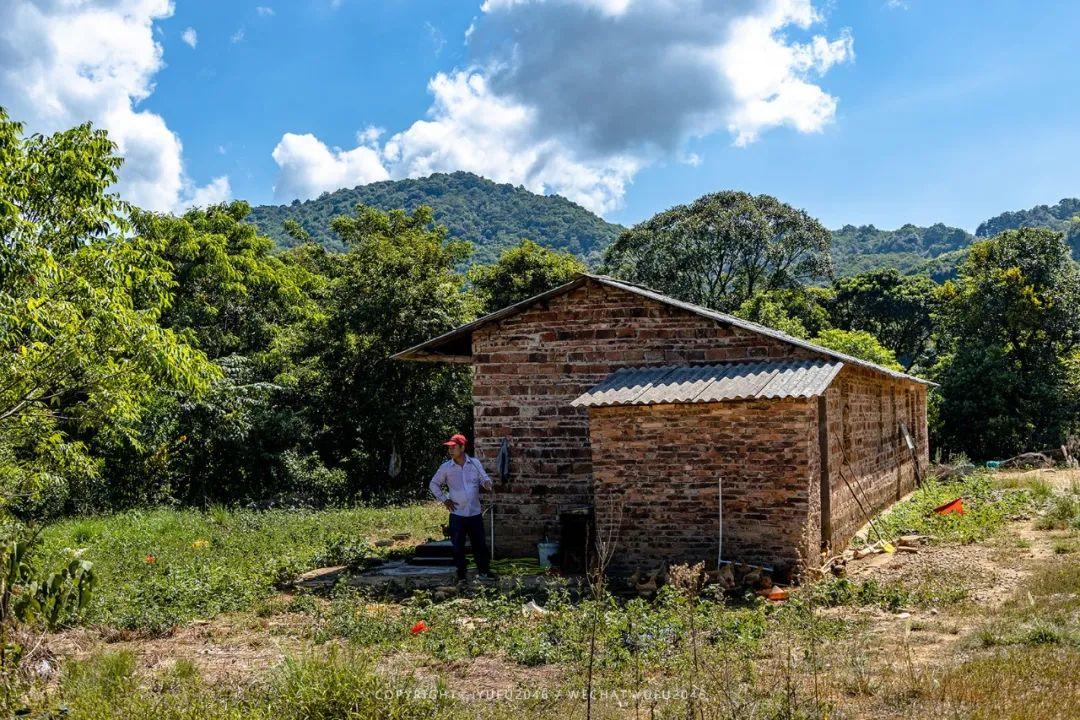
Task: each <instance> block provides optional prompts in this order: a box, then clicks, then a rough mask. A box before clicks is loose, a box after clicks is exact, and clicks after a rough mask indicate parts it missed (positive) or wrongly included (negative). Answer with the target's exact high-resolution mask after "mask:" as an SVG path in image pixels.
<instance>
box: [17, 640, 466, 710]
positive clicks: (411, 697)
mask: <svg viewBox="0 0 1080 720" xmlns="http://www.w3.org/2000/svg"><path fill="white" fill-rule="evenodd" d="M147 680H149V682H148V681H147ZM441 689H442V688H441V687H440V686H438V685H428V686H425V685H423V684H421V683H420V682H419V681H416V680H413V679H410V678H396V679H395V678H387V677H385V676H382V675H379V674H378V673H377V672H376V671H375V667H374V662H373V660H372V659H371V658H370V657H368V656H365V655H360V654H357V653H353V652H348V651H346V652H330V653H328V654H326V655H324V656H311V657H304V658H300V659H296V660H289V661H286V662H285V663H284V664H283V665H281V666H280V667H278V668H277V669H276V670H273V671H272V672H271V673H270V674H269V676H268V677H267V678H266V679H265V680H263V681H262V682H260V683H257V684H254V685H252V686H250V687H247V688H245V689H243V690H241V691H239V692H238V691H236V690H232V689H227V690H222V689H220V688H217V687H215V686H214V685H213V684H211V683H207V682H205V681H203V680H202V679H201V678H200V677H199V675H198V672H197V671H196V670H195V668H194V667H193V666H192V665H191V664H190V663H177V664H175V665H173V666H172V667H169V668H167V669H165V670H163V671H160V672H158V673H156V674H154V675H153V676H152V677H151V678H149V679H147V678H142V677H139V676H138V675H137V674H136V663H135V658H134V657H133V656H132V654H131V653H130V652H123V651H121V652H106V653H102V654H99V655H96V656H94V657H91V658H89V659H87V660H84V661H76V662H73V663H70V664H69V665H68V666H67V667H66V668H65V670H64V673H63V676H62V678H61V680H60V683H59V687H58V688H57V689H56V690H55V691H53V692H51V693H50V694H49V696H48V697H47V698H45V699H44V700H43V701H42V702H41V703H40V704H39V707H42V710H41V711H40V713H39V714H38V715H37V716H36V717H40V718H46V717H49V718H53V717H64V718H69V719H70V720H114V719H115V720H121V719H126V718H135V717H146V718H161V719H162V720H171V719H176V720H180V719H181V718H199V720H241V719H244V720H338V719H340V718H394V719H395V720H413V719H414V718H415V719H416V720H420V719H421V718H425V719H426V718H450V717H456V716H457V715H456V714H455V713H454V712H452V711H453V710H454V705H453V703H452V701H450V700H449V699H448V698H447V697H446V696H445V693H443V692H440V690H441ZM46 708H47V709H46Z"/></svg>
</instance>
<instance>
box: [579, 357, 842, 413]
mask: <svg viewBox="0 0 1080 720" xmlns="http://www.w3.org/2000/svg"><path fill="white" fill-rule="evenodd" d="M843 366H844V364H843V363H841V362H835V361H826V360H799V361H795V362H758V363H722V364H718V365H675V366H670V365H669V366H666V367H649V368H623V369H621V370H616V371H615V372H613V373H611V374H610V375H608V376H607V377H606V378H604V379H603V380H602V381H601V382H600V383H599V384H597V385H596V386H595V387H593V388H592V389H590V390H589V391H588V392H586V393H584V394H583V395H581V396H580V397H578V398H577V399H576V400H574V401H573V402H572V403H570V404H571V405H573V406H575V407H606V406H611V405H660V404H665V403H705V402H723V401H725V400H751V399H756V398H770V399H773V398H792V397H817V396H819V395H821V394H822V393H824V392H825V390H826V389H827V388H828V387H829V384H830V383H831V382H832V381H833V378H834V377H836V374H837V373H838V372H840V368H842V367H843Z"/></svg>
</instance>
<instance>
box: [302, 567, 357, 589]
mask: <svg viewBox="0 0 1080 720" xmlns="http://www.w3.org/2000/svg"><path fill="white" fill-rule="evenodd" d="M347 569H348V568H346V567H345V566H344V565H334V566H332V567H324V568H316V569H315V570H308V571H307V572H306V573H303V574H301V575H299V576H297V578H296V580H294V581H293V584H294V585H295V586H297V587H303V588H309V589H316V588H325V587H331V586H333V585H334V583H336V582H337V581H338V579H339V578H340V577H341V576H342V575H343V574H344V573H345V571H346V570H347Z"/></svg>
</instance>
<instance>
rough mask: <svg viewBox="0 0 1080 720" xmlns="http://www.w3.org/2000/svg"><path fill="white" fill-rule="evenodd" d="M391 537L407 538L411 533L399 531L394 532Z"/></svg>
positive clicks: (397, 538)
mask: <svg viewBox="0 0 1080 720" xmlns="http://www.w3.org/2000/svg"><path fill="white" fill-rule="evenodd" d="M391 537H393V538H394V539H395V540H408V539H409V538H411V537H412V533H407V532H399V533H394V535H392V536H391Z"/></svg>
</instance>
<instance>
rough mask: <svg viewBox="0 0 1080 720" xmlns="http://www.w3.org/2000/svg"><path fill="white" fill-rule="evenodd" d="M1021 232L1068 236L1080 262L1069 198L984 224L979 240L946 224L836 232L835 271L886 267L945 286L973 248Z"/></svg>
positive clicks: (1074, 206)
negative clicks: (1053, 232)
mask: <svg viewBox="0 0 1080 720" xmlns="http://www.w3.org/2000/svg"><path fill="white" fill-rule="evenodd" d="M1021 227H1044V228H1050V229H1051V230H1057V231H1058V232H1062V233H1065V240H1066V242H1068V243H1069V246H1070V247H1071V248H1072V254H1073V258H1074V259H1077V260H1080V198H1065V199H1063V200H1061V201H1060V202H1059V203H1057V204H1056V205H1036V206H1035V207H1033V208H1031V209H1030V210H1017V211H1015V212H1005V213H1002V214H1000V215H997V216H995V217H992V218H990V219H989V220H987V221H986V222H983V223H981V224H980V225H979V227H978V228H977V229H976V230H975V234H974V235H972V234H970V233H968V232H967V231H965V230H961V229H960V228H954V227H948V226H947V225H942V224H941V223H938V224H937V225H931V226H930V227H918V226H916V225H904V226H903V227H900V228H897V229H896V230H879V229H877V228H876V227H874V226H873V225H863V226H861V227H855V226H853V225H845V226H844V227H842V228H840V229H839V230H833V231H832V241H833V246H832V252H833V265H834V266H835V267H836V272H837V274H838V275H854V274H856V273H860V272H863V271H865V270H871V269H875V268H883V267H885V268H896V269H897V270H899V271H900V272H902V273H906V274H923V275H929V276H930V277H932V278H934V279H935V280H938V281H941V280H944V279H946V278H949V277H953V276H954V275H956V268H957V266H958V265H959V264H960V263H961V262H962V261H963V259H964V257H965V256H966V255H967V247H968V245H970V244H971V243H973V242H975V241H976V240H981V239H983V238H989V237H993V236H994V235H997V234H998V233H1000V232H1002V231H1003V230H1015V229H1018V228H1021Z"/></svg>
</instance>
